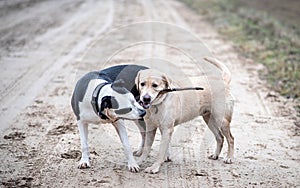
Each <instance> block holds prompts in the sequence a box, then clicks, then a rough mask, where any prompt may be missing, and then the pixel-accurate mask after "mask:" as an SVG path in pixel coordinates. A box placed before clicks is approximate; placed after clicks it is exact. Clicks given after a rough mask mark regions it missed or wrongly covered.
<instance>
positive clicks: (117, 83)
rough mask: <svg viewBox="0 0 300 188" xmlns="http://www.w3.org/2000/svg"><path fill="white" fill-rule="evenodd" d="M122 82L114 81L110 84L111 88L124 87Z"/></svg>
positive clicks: (121, 80) (120, 80)
mask: <svg viewBox="0 0 300 188" xmlns="http://www.w3.org/2000/svg"><path fill="white" fill-rule="evenodd" d="M124 84H125V82H124V80H123V79H119V80H116V81H114V82H113V83H112V85H111V87H124Z"/></svg>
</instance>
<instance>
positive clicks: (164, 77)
mask: <svg viewBox="0 0 300 188" xmlns="http://www.w3.org/2000/svg"><path fill="white" fill-rule="evenodd" d="M162 81H163V82H164V84H165V87H166V88H165V89H169V88H171V84H172V80H171V79H170V78H168V77H167V76H166V75H162Z"/></svg>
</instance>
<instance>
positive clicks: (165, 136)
mask: <svg viewBox="0 0 300 188" xmlns="http://www.w3.org/2000/svg"><path fill="white" fill-rule="evenodd" d="M160 131H161V141H160V147H159V152H158V156H157V160H156V162H155V163H154V164H153V165H152V166H150V167H148V168H146V169H145V172H147V173H151V174H155V173H158V172H159V169H160V166H161V164H162V163H163V162H164V161H165V156H166V153H167V150H168V147H169V144H170V140H171V137H172V133H173V131H174V127H173V126H172V127H169V128H160Z"/></svg>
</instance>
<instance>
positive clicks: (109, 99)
mask: <svg viewBox="0 0 300 188" xmlns="http://www.w3.org/2000/svg"><path fill="white" fill-rule="evenodd" d="M105 108H112V109H118V108H119V103H118V101H117V100H116V99H115V97H113V96H105V97H102V99H101V112H102V111H103V110H104V109H105Z"/></svg>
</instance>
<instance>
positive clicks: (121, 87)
mask: <svg viewBox="0 0 300 188" xmlns="http://www.w3.org/2000/svg"><path fill="white" fill-rule="evenodd" d="M111 88H112V89H113V90H114V91H116V92H118V93H120V94H126V93H129V91H128V90H127V89H126V88H125V82H124V80H122V79H119V80H116V81H114V82H113V83H112V84H111Z"/></svg>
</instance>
